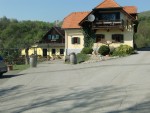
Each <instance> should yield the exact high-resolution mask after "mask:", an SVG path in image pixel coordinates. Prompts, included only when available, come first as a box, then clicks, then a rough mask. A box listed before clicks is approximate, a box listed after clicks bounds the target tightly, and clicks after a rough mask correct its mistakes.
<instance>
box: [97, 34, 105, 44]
mask: <svg viewBox="0 0 150 113" xmlns="http://www.w3.org/2000/svg"><path fill="white" fill-rule="evenodd" d="M104 41H105V35H103V34H97V35H96V43H98V42H104Z"/></svg>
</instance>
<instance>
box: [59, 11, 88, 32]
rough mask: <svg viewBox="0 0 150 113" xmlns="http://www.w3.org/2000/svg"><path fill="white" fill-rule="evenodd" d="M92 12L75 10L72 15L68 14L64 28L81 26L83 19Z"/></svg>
mask: <svg viewBox="0 0 150 113" xmlns="http://www.w3.org/2000/svg"><path fill="white" fill-rule="evenodd" d="M89 13H90V12H73V13H71V14H70V15H68V16H67V17H66V18H65V19H64V21H63V25H62V28H64V29H66V28H67V29H68V28H81V27H80V26H79V23H80V21H81V20H83V19H84V18H85V17H86V16H87V15H88V14H89Z"/></svg>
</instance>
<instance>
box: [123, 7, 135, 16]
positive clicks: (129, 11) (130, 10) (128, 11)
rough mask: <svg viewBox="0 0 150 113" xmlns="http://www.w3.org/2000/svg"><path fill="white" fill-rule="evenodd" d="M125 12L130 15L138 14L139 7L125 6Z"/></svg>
mask: <svg viewBox="0 0 150 113" xmlns="http://www.w3.org/2000/svg"><path fill="white" fill-rule="evenodd" d="M123 10H124V11H126V12H127V13H129V14H135V13H137V7H136V6H125V7H123Z"/></svg>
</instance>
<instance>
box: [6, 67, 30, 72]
mask: <svg viewBox="0 0 150 113" xmlns="http://www.w3.org/2000/svg"><path fill="white" fill-rule="evenodd" d="M29 67H30V65H13V70H12V71H8V73H11V74H17V73H19V72H21V71H23V70H25V69H27V68H29Z"/></svg>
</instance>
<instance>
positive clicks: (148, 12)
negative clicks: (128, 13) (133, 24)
mask: <svg viewBox="0 0 150 113" xmlns="http://www.w3.org/2000/svg"><path fill="white" fill-rule="evenodd" d="M138 16H139V17H150V11H144V12H141V13H139V15H138Z"/></svg>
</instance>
